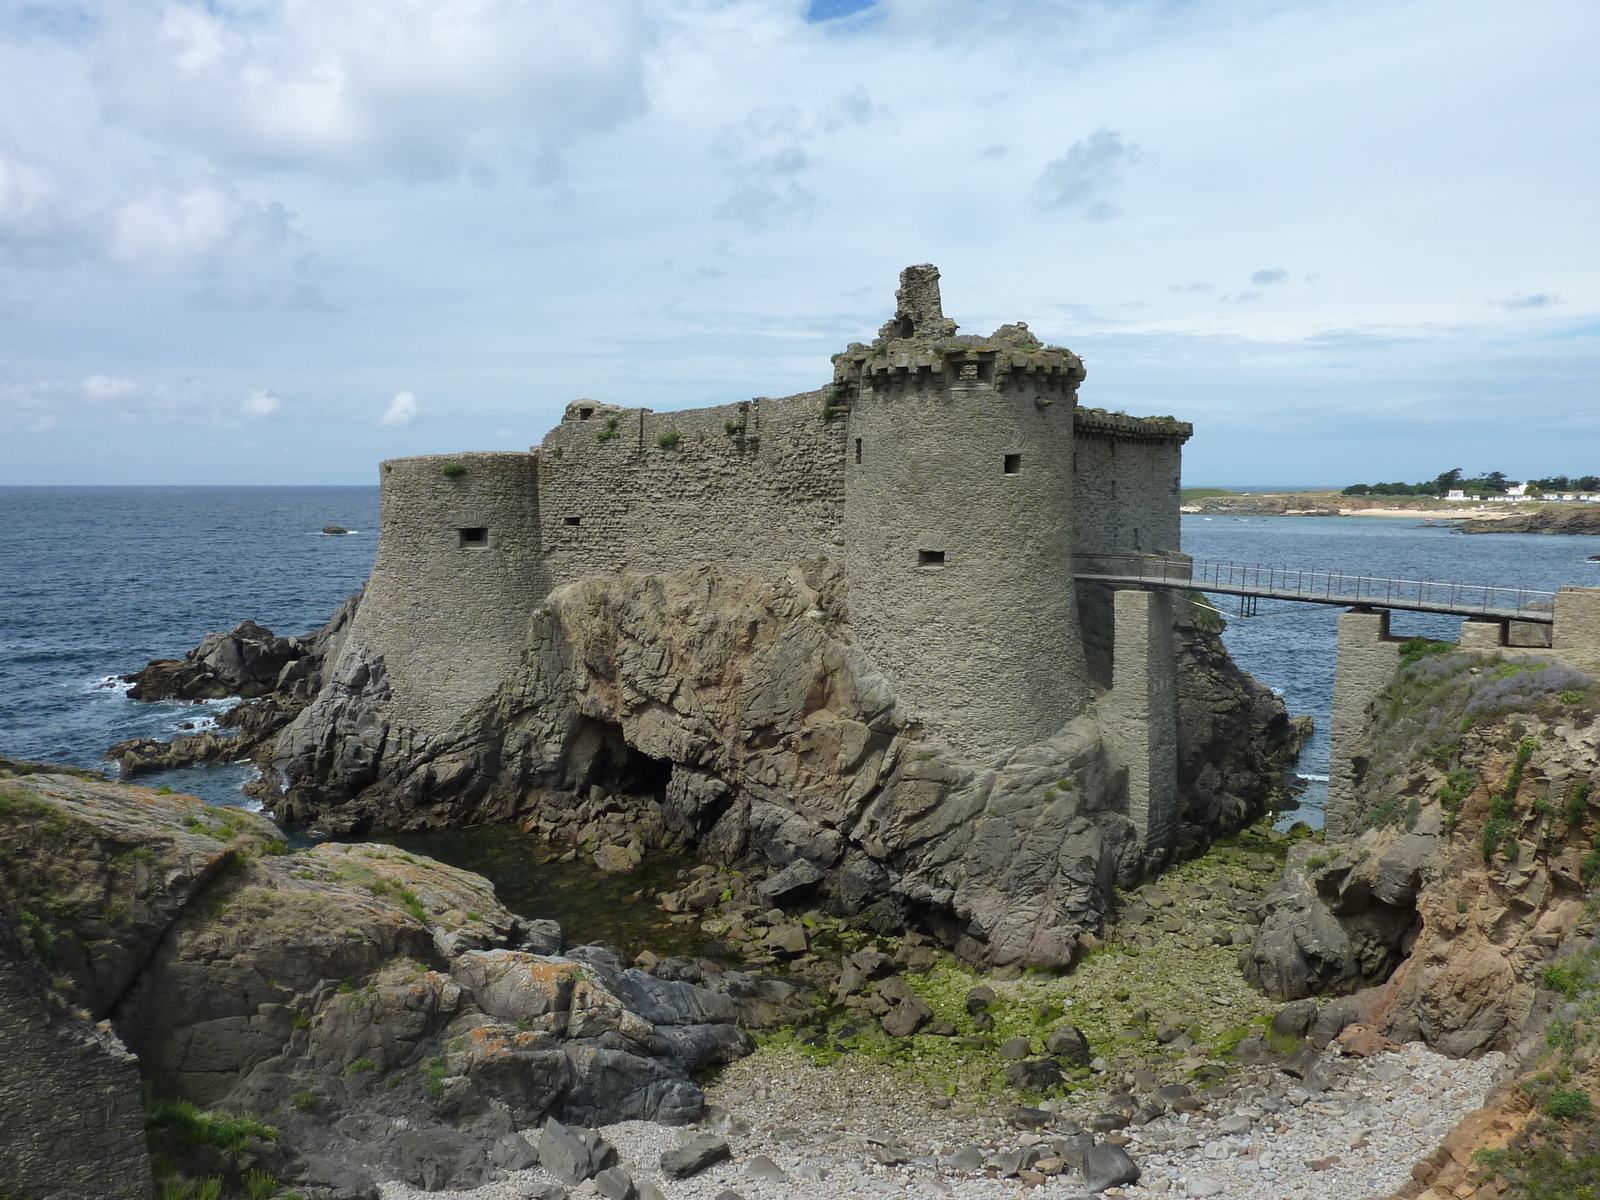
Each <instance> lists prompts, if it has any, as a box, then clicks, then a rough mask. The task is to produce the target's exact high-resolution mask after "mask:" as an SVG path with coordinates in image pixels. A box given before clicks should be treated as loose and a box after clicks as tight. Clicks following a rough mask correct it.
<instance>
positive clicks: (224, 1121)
mask: <svg viewBox="0 0 1600 1200" xmlns="http://www.w3.org/2000/svg"><path fill="white" fill-rule="evenodd" d="M144 1127H145V1131H146V1133H148V1134H150V1135H152V1136H153V1137H154V1138H155V1139H156V1140H158V1141H159V1140H160V1139H161V1135H162V1134H163V1133H164V1132H165V1131H169V1130H170V1131H172V1134H173V1135H175V1136H176V1137H177V1138H178V1139H179V1140H181V1142H182V1144H183V1148H184V1149H186V1150H192V1149H193V1148H194V1147H196V1146H216V1147H218V1148H219V1149H222V1150H229V1151H238V1150H243V1149H244V1148H245V1147H246V1146H248V1145H249V1144H250V1139H251V1138H259V1139H261V1140H262V1141H263V1142H275V1141H277V1140H278V1131H277V1130H276V1129H274V1128H273V1127H272V1126H270V1125H263V1124H262V1123H261V1122H260V1121H258V1120H256V1119H255V1118H254V1117H239V1116H234V1115H233V1114H232V1113H225V1112H204V1111H202V1110H201V1109H200V1108H198V1107H196V1106H195V1105H193V1104H191V1103H189V1101H187V1100H160V1101H157V1102H156V1103H155V1104H153V1105H151V1106H150V1109H149V1111H148V1113H147V1114H146V1116H145V1122H144Z"/></svg>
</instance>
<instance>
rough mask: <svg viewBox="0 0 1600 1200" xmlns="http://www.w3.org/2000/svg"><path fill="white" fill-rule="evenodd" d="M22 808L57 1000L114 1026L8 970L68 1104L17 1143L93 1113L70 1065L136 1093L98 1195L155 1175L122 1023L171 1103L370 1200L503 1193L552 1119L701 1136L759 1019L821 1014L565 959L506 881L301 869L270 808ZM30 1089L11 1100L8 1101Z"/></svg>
mask: <svg viewBox="0 0 1600 1200" xmlns="http://www.w3.org/2000/svg"><path fill="white" fill-rule="evenodd" d="M0 802H3V804H4V806H5V816H6V820H5V822H4V823H3V824H0V900H3V905H4V907H5V908H6V909H9V910H11V911H15V912H18V913H20V914H22V920H23V921H24V922H25V923H27V924H28V925H29V926H30V927H31V928H32V929H33V931H34V941H33V943H32V951H31V957H32V958H33V959H35V960H37V962H44V961H48V964H49V966H50V968H51V969H52V970H53V971H54V972H55V980H54V986H55V989H56V993H57V996H58V997H59V999H58V1000H57V1001H56V1003H58V1004H59V1003H63V1002H70V1003H73V1004H81V1005H82V1006H83V1007H84V1009H85V1010H86V1011H87V1020H90V1021H93V1020H102V1021H105V1020H109V1022H110V1025H109V1026H103V1027H102V1028H101V1030H99V1031H98V1032H96V1031H92V1030H89V1029H88V1027H87V1026H83V1027H82V1028H81V1029H80V1028H77V1027H76V1026H74V1025H73V1021H72V1020H68V1019H65V1018H62V1017H48V1018H47V1017H46V1016H45V1015H43V1014H42V1013H41V1012H40V1011H36V1010H38V1008H39V1005H40V1004H41V1003H42V1001H41V1000H40V999H39V996H40V988H41V987H42V986H43V985H41V984H39V982H38V979H37V975H38V973H39V966H38V965H37V962H36V963H25V966H26V968H27V970H28V971H31V972H33V976H32V978H33V983H32V984H26V985H25V986H23V987H22V988H21V989H20V990H19V988H18V987H17V986H15V982H14V981H15V980H16V979H17V978H19V976H18V975H17V974H16V973H15V972H14V971H11V970H8V971H7V973H6V974H5V978H4V980H3V981H0V984H3V991H0V997H3V1002H4V1005H5V1008H6V1016H7V1018H8V1021H14V1022H15V1023H16V1028H17V1029H18V1030H19V1031H21V1033H20V1034H19V1036H20V1037H21V1041H20V1042H19V1043H17V1044H18V1045H19V1046H20V1047H21V1049H20V1051H19V1052H22V1053H32V1052H34V1051H35V1050H37V1053H35V1054H34V1057H35V1058H39V1059H40V1066H41V1068H42V1069H46V1070H49V1071H50V1072H51V1084H50V1086H51V1087H56V1088H59V1090H60V1091H61V1093H62V1094H61V1097H60V1099H59V1103H55V1104H54V1105H46V1106H39V1107H37V1108H35V1107H33V1106H32V1105H31V1104H30V1106H29V1107H28V1113H29V1120H28V1121H20V1120H19V1122H18V1123H17V1124H15V1125H12V1124H9V1123H8V1124H7V1126H6V1129H5V1132H4V1134H0V1136H5V1137H10V1136H12V1133H13V1130H15V1131H16V1136H17V1137H20V1138H24V1139H31V1142H32V1144H33V1152H36V1151H37V1150H38V1149H39V1148H40V1147H41V1146H45V1145H47V1144H49V1145H53V1144H54V1143H53V1142H49V1139H48V1137H46V1135H45V1134H44V1133H41V1132H40V1131H39V1130H37V1129H35V1125H36V1124H37V1121H36V1120H35V1118H36V1117H37V1116H39V1115H40V1114H46V1113H49V1112H54V1113H55V1114H56V1115H57V1116H58V1117H59V1118H60V1119H61V1120H62V1121H63V1122H69V1121H71V1120H72V1119H73V1115H74V1111H75V1109H74V1105H76V1106H77V1107H78V1108H80V1109H81V1108H82V1107H83V1106H84V1104H85V1103H86V1102H87V1101H88V1100H89V1099H90V1098H91V1097H89V1096H86V1095H85V1094H84V1093H83V1092H82V1091H81V1090H77V1089H75V1088H74V1086H73V1082H72V1080H73V1078H74V1077H73V1076H72V1075H71V1074H70V1073H68V1074H65V1075H63V1074H62V1072H61V1071H60V1070H58V1069H57V1068H58V1067H60V1066H62V1064H63V1063H64V1062H65V1060H66V1059H69V1058H70V1059H72V1062H70V1063H66V1065H68V1066H73V1067H74V1069H78V1068H81V1069H82V1070H83V1071H84V1072H86V1075H85V1078H87V1080H88V1081H89V1082H90V1084H91V1087H92V1088H93V1087H101V1086H103V1087H104V1088H110V1089H112V1090H111V1092H110V1093H107V1094H106V1095H104V1096H102V1095H100V1094H99V1093H98V1092H95V1093H94V1094H93V1104H94V1105H95V1106H97V1113H98V1112H100V1111H105V1110H108V1111H109V1112H110V1114H111V1117H112V1119H110V1120H108V1121H106V1122H105V1124H104V1127H103V1128H97V1129H96V1130H95V1131H94V1135H93V1136H92V1137H91V1136H88V1135H84V1134H82V1132H81V1129H80V1137H81V1145H82V1146H83V1147H84V1148H85V1149H88V1148H92V1147H101V1148H102V1149H104V1151H105V1158H106V1162H105V1164H104V1166H103V1168H102V1169H103V1170H104V1172H105V1178H106V1179H107V1189H106V1190H105V1191H104V1192H103V1193H101V1192H97V1194H106V1195H129V1196H132V1195H135V1194H140V1193H138V1192H137V1191H131V1190H128V1186H127V1185H125V1184H124V1183H123V1182H120V1178H121V1177H120V1176H118V1174H117V1172H118V1171H121V1172H123V1173H124V1174H126V1173H127V1172H129V1171H135V1172H136V1170H137V1169H138V1167H139V1165H140V1164H141V1163H142V1162H143V1159H142V1153H143V1144H142V1134H141V1130H140V1125H141V1111H140V1105H139V1101H138V1090H137V1080H136V1078H134V1076H133V1070H132V1067H131V1065H130V1064H131V1058H130V1057H129V1056H128V1055H127V1054H126V1053H125V1052H122V1053H121V1056H120V1057H118V1054H117V1048H118V1043H116V1040H115V1038H114V1037H111V1035H110V1032H109V1031H110V1029H111V1028H112V1027H114V1028H115V1030H116V1032H117V1034H119V1035H120V1036H121V1037H122V1038H123V1039H124V1040H125V1041H126V1043H127V1046H128V1047H129V1048H130V1049H131V1050H133V1051H134V1052H136V1053H137V1054H138V1056H139V1061H140V1073H141V1074H142V1075H143V1077H144V1079H145V1080H146V1081H147V1082H149V1083H150V1084H151V1085H152V1086H153V1088H154V1090H155V1093H156V1094H157V1096H159V1097H166V1098H179V1099H185V1100H190V1101H193V1102H195V1103H198V1104H201V1105H204V1106H211V1105H216V1106H219V1107H221V1108H224V1109H227V1110H229V1111H236V1112H248V1113H254V1114H258V1115H259V1116H261V1117H262V1118H263V1119H266V1120H268V1121H269V1122H270V1123H271V1124H273V1125H275V1126H277V1127H278V1129H279V1131H280V1140H279V1144H278V1146H277V1147H276V1148H274V1147H271V1146H268V1145H265V1144H262V1145H257V1146H255V1147H253V1149H252V1150H251V1154H252V1155H253V1157H251V1158H250V1159H249V1160H248V1161H250V1162H253V1163H261V1162H267V1163H270V1165H271V1166H272V1167H273V1168H274V1173H275V1174H277V1175H278V1176H279V1177H280V1178H282V1179H285V1180H289V1181H293V1182H296V1183H299V1184H303V1185H307V1186H312V1187H325V1188H330V1189H332V1190H333V1192H332V1193H329V1194H333V1193H337V1194H339V1195H365V1194H367V1193H368V1190H369V1189H370V1181H371V1180H372V1179H374V1178H377V1179H382V1178H407V1179H410V1180H411V1181H412V1182H413V1183H418V1184H424V1183H425V1184H426V1185H427V1186H429V1187H440V1186H450V1185H455V1184H461V1185H472V1184H476V1183H478V1182H481V1181H483V1180H485V1179H488V1178H491V1177H492V1176H493V1174H494V1172H495V1169H496V1167H497V1165H504V1164H505V1163H506V1162H507V1161H509V1160H510V1159H515V1158H516V1157H517V1155H518V1154H520V1153H522V1152H524V1151H525V1150H526V1147H525V1146H522V1147H521V1149H519V1147H518V1142H519V1139H518V1138H517V1136H516V1129H517V1128H518V1127H526V1126H527V1125H529V1124H532V1123H535V1122H537V1121H539V1120H540V1119H542V1118H543V1117H544V1116H545V1115H546V1114H554V1115H556V1116H558V1117H561V1118H564V1119H571V1120H575V1121H579V1122H585V1123H598V1122H602V1121H604V1122H609V1121H617V1120H625V1119H631V1118H648V1119H655V1120H664V1121H681V1120H688V1119H692V1118H693V1117H695V1116H696V1115H698V1112H699V1109H700V1104H701V1099H700V1090H699V1088H698V1087H697V1086H696V1085H695V1083H694V1082H693V1080H692V1078H691V1075H692V1073H693V1072H694V1071H696V1070H698V1069H699V1068H701V1067H703V1066H706V1065H708V1064H711V1063H717V1062H725V1061H728V1060H729V1059H730V1058H733V1057H737V1056H738V1055H740V1054H743V1053H745V1052H747V1051H748V1049H749V1048H750V1046H751V1042H750V1040H749V1036H748V1034H746V1033H745V1032H744V1030H743V1028H741V1024H742V1023H746V1022H748V1021H749V1020H750V1019H751V1017H752V1015H753V1014H758V1013H759V1014H765V1015H767V1016H769V1017H771V1016H776V1017H778V1018H779V1019H790V1020H792V1019H793V1018H794V1017H795V1016H796V1015H797V1011H798V1010H797V1004H798V1001H799V999H800V997H799V996H798V994H797V993H796V992H795V990H794V989H793V988H790V987H787V986H786V985H783V984H779V983H775V982H762V981H755V980H751V979H750V978H748V977H746V976H743V975H739V974H737V973H733V972H729V973H726V974H725V975H723V976H716V975H715V974H713V975H712V976H710V977H706V976H704V975H703V974H702V978H701V983H700V985H699V986H696V985H694V984H690V983H688V982H683V981H671V980H667V979H662V978H654V977H651V976H648V975H645V974H644V973H642V972H640V971H635V970H623V969H622V968H621V966H620V964H618V963H617V961H616V959H615V958H614V957H613V956H612V955H611V954H610V953H609V952H607V951H605V950H603V949H601V948H599V947H586V948H577V949H573V950H572V951H571V952H570V954H568V955H562V954H561V953H560V951H561V949H562V943H561V937H560V931H559V929H558V928H556V927H555V926H554V924H553V923H551V922H528V921H524V920H523V919H522V918H520V917H517V916H515V915H514V914H512V913H510V912H508V911H507V910H506V909H505V908H504V907H502V906H501V905H500V904H499V903H498V901H496V899H495V897H494V893H493V889H492V887H491V885H489V884H488V883H487V881H485V880H483V879H482V878H480V877H478V876H475V875H471V874H469V873H467V872H464V871H458V870H454V869H452V868H449V867H446V866H443V865H442V864H439V863H435V862H432V861H431V860H428V859H423V858H418V857H415V856H412V855H407V854H403V853H401V852H399V851H396V850H394V849H393V848H392V847H388V846H382V845H374V844H358V845H334V844H323V845H319V846H317V847H314V848H312V849H310V850H306V851H302V852H295V853H286V852H285V847H284V845H283V843H282V842H281V841H278V840H277V830H276V829H275V828H274V827H273V825H272V824H271V822H269V821H266V820H264V819H263V818H261V817H258V816H255V815H253V814H250V813H246V812H243V811H240V810H232V809H216V808H211V807H209V806H207V805H204V804H202V803H200V802H198V801H196V800H193V799H191V798H189V797H183V796H164V795H160V794H157V793H154V792H149V791H144V790H142V789H134V788H128V787H125V786H122V785H117V784H108V783H104V782H95V781H92V780H89V779H85V778H81V777H75V776H68V775H51V774H43V773H39V774H32V775H28V776H26V777H19V778H14V779H10V780H6V781H4V783H3V791H0ZM8 945H9V943H8ZM0 949H3V947H0ZM17 957H18V955H17V954H16V953H10V952H8V954H7V959H6V961H7V962H14V960H15V959H16V958H17ZM734 993H737V995H735V994H734ZM743 997H750V998H751V999H752V1000H754V1001H756V1003H754V1004H751V1003H747V1002H746V1000H745V999H743ZM14 1001H15V1003H14ZM18 1004H21V1005H23V1006H24V1007H26V1006H27V1005H28V1004H32V1005H33V1010H30V1011H28V1012H22V1011H21V1009H17V1012H16V1014H14V1013H13V1011H12V1010H13V1009H15V1008H17V1005H18ZM67 1026H73V1027H72V1028H66V1027H67ZM30 1039H31V1040H30ZM11 1044H12V1043H10V1042H9V1041H8V1047H9V1046H10V1045H11ZM51 1047H55V1048H54V1049H52V1048H51ZM45 1059H49V1061H45ZM80 1059H81V1060H82V1062H79V1061H78V1060H80ZM14 1065H15V1064H14V1063H11V1062H8V1066H12V1067H14ZM100 1077H104V1079H105V1083H104V1084H103V1085H99V1084H96V1083H95V1081H96V1080H97V1079H99V1078H100ZM29 1087H30V1088H33V1087H34V1083H33V1082H32V1081H30V1083H29ZM117 1088H120V1089H121V1090H120V1092H119V1091H117V1090H116V1089H117ZM9 1095H10V1089H9V1087H0V1103H7V1101H8V1098H9ZM96 1119H97V1120H98V1116H97V1118H96ZM81 1123H82V1122H81V1120H80V1121H79V1126H81ZM130 1125H131V1130H132V1132H131V1134H129V1131H128V1128H125V1127H128V1126H130ZM64 1128H72V1126H70V1125H66V1126H64ZM124 1135H128V1136H124ZM119 1138H120V1139H121V1140H120V1141H119V1140H118V1139H119ZM130 1138H131V1146H132V1149H131V1150H130V1149H129V1147H127V1146H124V1145H123V1144H122V1143H123V1142H126V1141H129V1140H130ZM41 1139H44V1140H41ZM508 1156H509V1157H508ZM36 1157H37V1154H36V1153H34V1158H36ZM24 1162H25V1164H26V1163H33V1162H34V1159H33V1158H28V1159H25V1160H24ZM34 1165H37V1164H36V1163H34ZM87 1169H88V1168H87V1166H86V1165H85V1161H84V1159H83V1157H82V1155H81V1154H80V1155H67V1156H66V1157H65V1158H64V1159H63V1160H62V1163H61V1164H60V1166H59V1172H60V1173H61V1175H62V1177H63V1178H70V1175H68V1174H67V1173H68V1172H70V1171H73V1170H77V1171H79V1172H80V1173H81V1172H82V1171H83V1170H87ZM217 1169H218V1171H220V1172H222V1173H232V1174H234V1175H237V1174H239V1173H241V1172H242V1169H243V1166H242V1163H241V1161H240V1160H238V1159H237V1157H236V1158H235V1160H231V1161H230V1162H226V1163H221V1164H220V1165H218V1166H217ZM145 1170H146V1176H145V1178H146V1181H147V1180H148V1169H147V1168H145ZM29 1178H34V1179H36V1180H39V1181H42V1182H35V1183H32V1184H29V1190H30V1193H31V1192H32V1191H33V1190H34V1189H37V1188H41V1187H42V1186H43V1184H47V1183H49V1178H48V1177H46V1176H40V1175H38V1174H37V1172H36V1173H35V1175H34V1176H30V1177H29ZM144 1186H145V1187H146V1188H147V1186H148V1185H147V1182H146V1184H145V1185H144ZM119 1189H121V1190H119ZM91 1190H92V1189H91ZM39 1194H60V1195H66V1194H68V1193H67V1192H66V1191H61V1192H57V1193H45V1192H43V1191H40V1192H39ZM73 1194H83V1193H82V1192H78V1193H73Z"/></svg>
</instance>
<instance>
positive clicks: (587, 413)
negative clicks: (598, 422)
mask: <svg viewBox="0 0 1600 1200" xmlns="http://www.w3.org/2000/svg"><path fill="white" fill-rule="evenodd" d="M592 416H594V409H592V408H580V409H579V410H578V420H580V421H587V420H588V419H589V418H590V417H592Z"/></svg>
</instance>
